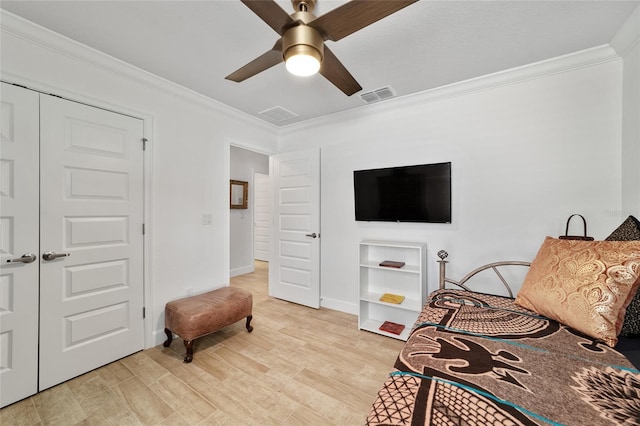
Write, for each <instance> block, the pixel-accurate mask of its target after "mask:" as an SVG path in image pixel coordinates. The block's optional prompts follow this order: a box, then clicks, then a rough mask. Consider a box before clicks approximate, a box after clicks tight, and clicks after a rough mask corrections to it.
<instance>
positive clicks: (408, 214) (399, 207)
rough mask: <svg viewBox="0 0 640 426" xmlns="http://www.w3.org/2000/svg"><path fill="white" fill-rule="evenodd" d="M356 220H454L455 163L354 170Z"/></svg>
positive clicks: (429, 221)
mask: <svg viewBox="0 0 640 426" xmlns="http://www.w3.org/2000/svg"><path fill="white" fill-rule="evenodd" d="M353 186H354V193H355V208H356V220H358V221H382V222H427V223H451V163H450V162H448V163H436V164H422V165H416V166H403V167H389V168H384V169H372V170H356V171H354V172H353Z"/></svg>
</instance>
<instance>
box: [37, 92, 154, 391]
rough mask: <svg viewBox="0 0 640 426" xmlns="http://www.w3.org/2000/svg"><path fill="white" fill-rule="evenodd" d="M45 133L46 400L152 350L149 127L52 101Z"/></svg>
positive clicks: (45, 102) (46, 102) (47, 100)
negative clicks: (146, 257) (88, 375)
mask: <svg viewBox="0 0 640 426" xmlns="http://www.w3.org/2000/svg"><path fill="white" fill-rule="evenodd" d="M40 130H41V131H40V155H41V158H42V162H41V163H42V164H41V172H40V176H41V178H40V194H41V197H40V207H41V237H40V238H41V239H40V248H41V252H42V255H41V256H40V261H41V265H40V295H41V297H40V301H41V303H40V360H39V363H40V380H39V382H40V390H43V389H46V388H48V387H51V386H53V385H55V384H58V383H60V382H63V381H65V380H68V379H69V378H72V377H75V376H77V375H80V374H82V373H85V372H87V371H90V370H92V369H94V368H96V367H99V366H102V365H104V364H107V363H109V362H111V361H114V360H117V359H119V358H122V357H124V356H126V355H129V354H131V353H133V352H136V351H138V350H141V349H142V348H143V346H144V337H143V312H142V307H143V268H142V265H143V236H142V225H143V151H142V138H143V123H142V120H138V119H134V118H131V117H128V116H124V115H120V114H116V113H113V112H109V111H105V110H101V109H98V108H92V107H88V106H86V105H82V104H78V103H75V102H71V101H67V100H64V99H60V98H55V97H52V96H46V95H42V96H41V114H40ZM47 252H54V253H57V254H58V255H64V254H68V255H69V256H62V257H57V258H53V259H51V260H46V259H45V257H46V253H47Z"/></svg>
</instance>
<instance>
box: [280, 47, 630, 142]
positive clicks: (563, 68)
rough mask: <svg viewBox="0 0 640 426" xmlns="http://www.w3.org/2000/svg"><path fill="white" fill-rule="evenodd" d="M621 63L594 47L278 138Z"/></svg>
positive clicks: (307, 124)
mask: <svg viewBox="0 0 640 426" xmlns="http://www.w3.org/2000/svg"><path fill="white" fill-rule="evenodd" d="M620 59H621V58H620V56H619V55H618V54H617V53H616V51H615V49H613V47H611V46H610V45H608V44H606V45H602V46H597V47H593V48H590V49H585V50H581V51H578V52H574V53H570V54H567V55H563V56H558V57H555V58H551V59H546V60H543V61H539V62H534V63H531V64H528V65H523V66H520V67H516V68H511V69H508V70H504V71H499V72H495V73H492V74H487V75H484V76H480V77H476V78H472V79H469V80H464V81H460V82H456V83H452V84H448V85H445V86H440V87H436V88H433V89H428V90H424V91H422V92H418V93H413V94H410V95H406V96H401V97H397V98H392V99H389V100H387V101H384V102H379V103H376V104H371V105H363V106H361V107H358V108H355V109H352V110H347V111H342V112H337V113H335V114H330V115H325V116H323V117H318V118H315V119H311V120H307V121H304V122H301V123H294V124H291V125H288V126H284V127H281V128H280V129H281V130H280V135H281V136H286V135H288V134H292V133H296V132H298V131H300V130H303V129H308V128H311V127H319V126H326V125H328V124H335V123H338V122H348V121H351V120H354V119H357V118H358V117H362V116H364V115H370V114H373V113H381V112H385V111H392V110H398V109H400V108H408V107H412V106H414V105H416V104H419V105H422V104H426V103H431V102H436V101H440V100H443V99H448V98H454V97H458V96H463V95H466V94H470V93H474V92H478V91H483V90H489V89H493V88H497V87H502V86H508V85H512V84H517V83H521V82H524V81H528V80H534V79H539V78H544V77H548V76H551V75H555V74H560V73H564V72H568V71H573V70H577V69H581V68H586V67H591V66H594V65H598V64H602V63H605V62H611V61H617V60H620Z"/></svg>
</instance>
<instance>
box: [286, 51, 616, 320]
mask: <svg viewBox="0 0 640 426" xmlns="http://www.w3.org/2000/svg"><path fill="white" fill-rule="evenodd" d="M612 51H613V50H612V49H610V48H602V49H596V50H594V51H589V52H584V53H583V54H580V55H577V56H575V57H569V58H560V59H559V60H558V61H556V62H557V64H555V63H554V62H553V61H552V63H543V64H539V65H537V66H536V67H533V68H532V69H533V71H531V72H530V75H529V76H528V77H526V74H523V75H522V76H521V78H519V79H511V80H509V78H507V77H508V73H507V77H504V76H503V77H502V78H503V79H504V80H505V82H504V83H503V84H499V80H500V76H497V77H496V76H491V77H489V78H486V79H479V81H476V82H471V83H468V84H467V85H466V86H465V85H464V84H463V85H461V86H463V87H465V89H464V90H462V89H461V90H454V88H445V89H443V90H437V91H434V92H433V93H424V94H421V95H417V96H415V97H412V98H408V99H400V100H397V101H395V102H394V101H391V102H390V103H389V104H388V105H384V104H379V108H368V109H362V111H360V112H358V111H355V112H351V113H349V114H343V115H341V116H340V117H331V119H324V120H317V121H316V122H314V123H309V122H308V123H306V125H301V126H296V127H292V128H289V129H287V130H286V131H285V132H283V135H282V136H281V150H283V151H287V150H295V149H299V148H302V146H301V145H302V144H301V143H300V141H304V147H308V146H309V145H317V146H320V147H321V152H322V160H321V175H322V178H321V181H322V182H321V187H322V208H321V218H322V219H321V220H322V225H321V226H322V230H321V233H322V252H321V257H322V259H321V283H322V284H321V296H322V304H323V305H324V306H327V307H339V308H340V309H342V310H347V309H346V308H347V307H350V309H349V310H350V311H351V312H356V311H357V297H358V295H357V282H358V266H357V262H358V261H357V245H358V242H359V241H361V240H365V239H388V240H400V241H424V242H426V243H427V245H428V285H429V290H433V289H435V287H436V286H437V268H436V264H435V260H437V257H436V253H437V251H438V250H440V249H445V250H447V251H448V252H449V254H450V257H449V260H451V264H450V265H449V270H450V272H451V276H452V277H454V278H455V277H457V278H461V276H462V275H463V274H464V273H466V272H468V271H469V270H471V269H473V268H475V267H477V266H479V265H481V264H483V263H487V262H491V261H496V260H506V259H508V260H531V259H532V258H533V257H534V255H535V253H536V251H537V249H538V247H539V245H540V243H541V242H542V240H543V239H544V237H545V236H546V235H554V236H557V235H559V234H561V233H564V225H565V221H566V219H567V217H568V216H569V215H570V214H571V213H576V212H579V213H582V214H583V215H585V216H586V218H587V219H588V222H589V234H591V235H593V236H595V237H596V238H604V237H606V236H607V235H608V233H609V232H611V231H612V230H613V229H614V228H615V227H616V226H617V225H618V224H619V223H620V222H621V221H622V217H621V213H620V209H621V172H620V165H621V143H620V138H621V135H620V132H621V130H620V122H621V118H622V117H621V102H622V92H621V85H622V81H621V79H622V72H621V71H622V66H623V64H622V61H621V60H619V59H616V58H617V56H616V55H615V54H613V55H612ZM600 55H601V59H594V58H595V57H598V56H600ZM585 61H586V62H585ZM556 65H557V66H558V67H559V68H558V69H556V70H555V71H554V67H556ZM537 68H540V69H541V70H545V71H544V72H541V73H538V72H537V71H536V69H537ZM520 72H521V71H518V73H520ZM518 75H520V74H518ZM525 77H526V78H525ZM441 161H451V162H452V178H453V184H452V189H453V223H452V224H407V223H400V224H396V223H361V222H356V221H355V220H354V213H353V210H354V206H353V179H352V173H353V171H354V170H356V169H365V168H375V167H387V166H395V165H408V164H420V163H432V162H441Z"/></svg>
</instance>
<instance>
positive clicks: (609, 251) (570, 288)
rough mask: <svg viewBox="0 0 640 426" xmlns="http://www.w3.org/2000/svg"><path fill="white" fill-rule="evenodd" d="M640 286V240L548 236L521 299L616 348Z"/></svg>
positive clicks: (549, 315)
mask: <svg viewBox="0 0 640 426" xmlns="http://www.w3.org/2000/svg"><path fill="white" fill-rule="evenodd" d="M638 286H640V241H578V240H560V239H556V238H552V237H547V238H546V239H545V240H544V242H543V243H542V246H541V247H540V249H539V250H538V254H537V255H536V257H535V259H534V260H533V262H532V263H531V267H530V268H529V272H528V273H527V276H526V277H525V279H524V283H523V285H522V288H521V289H520V291H519V292H518V295H517V297H516V303H517V304H518V305H520V306H522V307H524V308H526V309H530V310H532V311H534V312H537V313H538V314H540V315H544V316H546V317H548V318H552V319H555V320H556V321H558V322H560V323H562V324H564V325H567V326H569V327H571V328H573V329H575V330H578V331H580V332H582V333H584V334H586V335H588V336H590V337H593V338H595V339H599V340H602V341H603V342H605V343H606V344H607V345H609V346H611V347H614V346H615V345H616V343H617V342H618V334H619V333H620V329H621V327H622V322H623V319H624V314H625V308H626V307H627V305H628V304H629V302H630V301H631V299H632V298H633V296H634V295H635V293H636V290H637V289H638Z"/></svg>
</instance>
